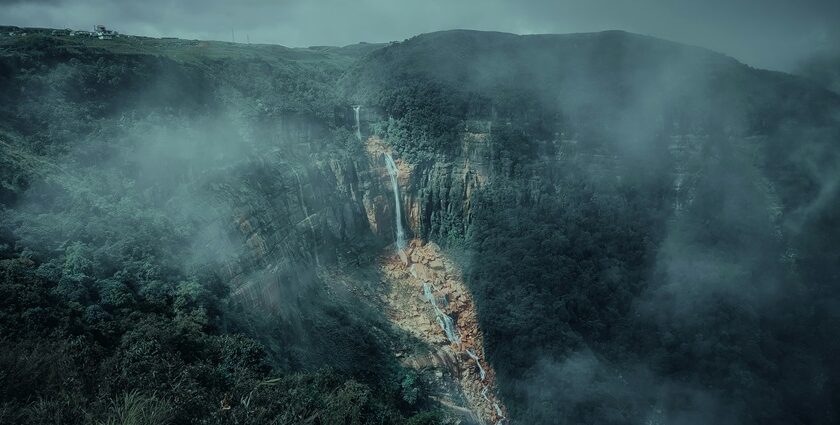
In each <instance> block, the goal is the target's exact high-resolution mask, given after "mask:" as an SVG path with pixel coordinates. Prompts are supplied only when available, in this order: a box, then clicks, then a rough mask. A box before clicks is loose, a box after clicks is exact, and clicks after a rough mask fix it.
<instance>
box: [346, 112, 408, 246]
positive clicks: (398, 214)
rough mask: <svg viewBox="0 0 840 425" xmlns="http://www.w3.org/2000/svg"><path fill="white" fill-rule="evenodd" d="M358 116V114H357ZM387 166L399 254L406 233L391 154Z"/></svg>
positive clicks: (388, 154) (396, 173) (396, 169)
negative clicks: (391, 190) (392, 194)
mask: <svg viewBox="0 0 840 425" xmlns="http://www.w3.org/2000/svg"><path fill="white" fill-rule="evenodd" d="M357 116H358V113H357ZM385 165H386V166H387V168H388V175H389V176H390V177H391V188H392V189H393V191H394V220H395V221H396V226H395V227H396V228H397V252H399V253H402V252H403V250H405V231H404V230H403V224H402V209H401V208H400V188H399V185H398V184H397V176H398V174H399V169H398V168H397V164H396V163H395V162H394V158H393V157H391V154H390V153H386V154H385Z"/></svg>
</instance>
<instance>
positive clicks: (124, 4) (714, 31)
mask: <svg viewBox="0 0 840 425" xmlns="http://www.w3.org/2000/svg"><path fill="white" fill-rule="evenodd" d="M97 23H102V24H105V25H108V26H110V27H113V28H114V29H116V30H118V31H120V32H123V33H128V34H138V35H148V36H170V37H182V38H196V39H213V40H226V41H230V40H231V31H233V32H234V33H235V37H236V41H238V42H245V41H246V37H247V38H249V39H250V41H251V42H252V43H273V44H282V45H285V46H291V47H299V46H311V45H324V44H327V45H346V44H352V43H356V42H359V41H368V42H383V41H393V40H403V39H405V38H408V37H411V36H413V35H416V34H419V33H423V32H430V31H437V30H445V29H453V28H468V29H480V30H498V31H507V32H514V33H520V34H530V33H568V32H584V31H600V30H607V29H621V30H627V31H632V32H637V33H642V34H648V35H653V36H658V37H662V38H666V39H670V40H674V41H680V42H684V43H689V44H694V45H699V46H703V47H708V48H711V49H714V50H717V51H721V52H724V53H727V54H729V55H731V56H734V57H736V58H738V59H740V60H742V61H744V62H746V63H748V64H750V65H754V66H758V67H764V68H774V69H788V68H790V67H791V66H792V65H793V64H795V63H796V61H797V60H799V59H801V58H802V57H804V56H808V55H810V54H812V53H813V52H815V51H817V50H820V49H827V48H834V49H836V48H837V47H838V40H840V0H693V1H690V0H518V1H517V0H419V1H402V0H356V1H338V0H239V1H236V0H183V1H170V0H141V1H128V0H0V24H5V25H17V26H44V27H59V28H63V27H69V28H90V27H91V26H92V25H93V24H97Z"/></svg>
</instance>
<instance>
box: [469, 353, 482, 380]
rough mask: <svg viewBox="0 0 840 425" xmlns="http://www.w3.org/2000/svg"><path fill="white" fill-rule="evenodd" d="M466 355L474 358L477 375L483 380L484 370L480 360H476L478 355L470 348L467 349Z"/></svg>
mask: <svg viewBox="0 0 840 425" xmlns="http://www.w3.org/2000/svg"><path fill="white" fill-rule="evenodd" d="M467 355H468V356H470V358H471V359H473V360H475V364H477V365H478V375H479V376H480V377H481V380H482V381H483V380H484V376H485V375H486V372H484V368H483V367H481V362H480V361H478V356H477V355H476V354H475V353H473V352H472V350H467Z"/></svg>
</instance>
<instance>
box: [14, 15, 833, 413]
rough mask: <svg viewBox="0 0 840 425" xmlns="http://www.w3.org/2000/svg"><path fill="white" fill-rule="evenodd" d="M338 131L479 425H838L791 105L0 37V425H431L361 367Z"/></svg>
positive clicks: (673, 68)
mask: <svg viewBox="0 0 840 425" xmlns="http://www.w3.org/2000/svg"><path fill="white" fill-rule="evenodd" d="M351 105H363V107H364V108H365V110H366V111H369V112H366V115H365V117H364V119H363V120H362V121H361V124H360V127H361V128H360V129H359V130H360V132H362V133H363V134H364V136H365V137H368V136H372V137H375V138H377V139H379V140H382V141H383V143H385V144H386V145H387V146H388V147H389V148H391V149H393V151H394V153H395V156H397V157H398V158H399V159H400V161H401V162H402V163H406V164H411V166H412V167H414V171H413V172H414V173H416V174H415V175H422V176H424V178H425V180H422V183H417V184H416V185H415V186H409V187H407V188H405V189H406V190H407V191H408V193H407V194H406V196H410V197H414V198H416V199H418V202H419V205H420V206H421V209H422V211H421V212H422V214H420V216H419V218H418V223H417V225H416V226H415V227H414V228H413V229H411V230H412V231H413V232H415V233H416V235H415V236H417V237H421V238H424V239H427V240H432V241H436V242H437V243H438V244H440V245H441V246H443V247H444V249H445V251H446V253H447V254H448V255H449V256H450V257H451V258H453V259H455V260H456V261H457V262H458V263H459V265H460V266H461V267H462V268H463V271H464V275H465V279H466V281H467V284H468V286H469V289H470V290H471V292H472V293H473V296H474V297H475V300H476V307H477V311H478V317H479V323H480V326H481V329H482V331H483V333H484V338H485V340H486V345H485V349H486V351H487V355H488V358H489V361H490V363H491V364H492V365H493V366H494V367H495V370H496V373H497V376H498V382H499V389H500V395H501V398H502V399H503V400H504V401H505V403H506V406H507V408H508V410H509V413H510V418H509V419H510V422H511V423H517V424H534V423H592V424H607V423H608V424H625V423H639V424H641V423H646V424H659V423H677V424H701V423H733V424H735V423H738V424H753V423H755V424H759V423H761V424H764V423H787V424H812V423H825V424H828V423H835V422H837V421H838V419H839V418H840V411H838V406H840V399H838V394H840V388H838V385H839V384H840V367H838V366H837V364H836V362H834V359H833V354H834V353H837V352H839V351H840V345H838V344H839V343H838V341H837V338H836V337H835V335H834V334H835V333H836V331H835V329H837V327H838V326H839V325H840V317H838V315H837V311H839V310H838V303H839V302H840V288H838V286H837V283H838V280H840V251H838V249H837V247H836V241H837V240H840V230H839V229H840V226H839V224H840V222H838V220H840V215H838V214H840V211H838V209H837V205H840V204H838V202H839V201H840V185H838V181H840V178H839V177H838V176H840V174H838V170H840V168H838V167H840V146H838V143H839V142H840V121H838V117H840V115H838V112H840V96H838V95H837V94H836V93H832V92H831V91H830V90H827V89H826V88H825V87H823V86H820V85H819V84H817V83H816V82H814V81H810V80H807V79H804V78H799V77H794V76H791V75H788V74H782V73H776V72H770V71H763V70H757V69H753V68H750V67H748V66H746V65H743V64H741V63H739V62H737V61H735V60H734V59H732V58H728V57H726V56H723V55H720V54H717V53H713V52H710V51H707V50H703V49H699V48H694V47H687V46H683V45H679V44H676V43H671V42H666V41H663V40H658V39H654V38H650V37H643V36H637V35H633V34H628V33H623V32H604V33H597V34H574V35H563V36H555V35H540V36H516V35H512V34H503V33H490V32H476V31H447V32H439V33H431V34H424V35H420V36H417V37H414V38H411V39H408V40H405V41H403V42H399V43H392V44H389V45H356V46H348V47H346V48H310V49H287V48H282V47H279V46H260V45H254V46H244V45H234V44H232V43H220V42H209V43H205V42H193V41H186V40H158V39H145V38H140V37H137V38H118V39H115V40H106V41H100V40H87V39H84V40H80V39H72V38H70V37H60V36H54V35H50V34H49V33H48V32H44V33H38V32H30V33H29V34H27V35H25V36H17V37H6V36H3V37H2V38H0V153H2V155H0V163H1V164H2V167H1V168H0V182H2V186H0V204H2V209H0V214H1V215H0V217H1V218H2V220H1V221H2V224H0V270H2V273H0V340H2V344H3V347H4V348H3V350H2V352H0V363H2V364H0V391H2V395H3V397H2V401H0V422H2V423H6V422H8V423H85V424H87V423H108V424H126V423H143V424H146V423H147V424H152V423H202V424H206V423H231V424H233V423H236V424H239V423H254V424H257V423H278V424H298V423H313V424H316V423H321V424H336V423H341V424H363V423H365V424H366V423H371V424H373V423H376V424H386V423H394V424H398V423H399V424H401V423H408V424H415V425H419V424H434V423H450V422H454V421H455V420H454V419H453V418H452V417H451V416H450V415H448V414H447V412H445V411H443V410H442V409H441V408H440V406H439V405H438V404H436V403H435V402H434V394H433V393H432V390H431V389H430V388H429V387H428V386H427V385H425V384H424V382H423V380H421V379H419V378H418V376H416V374H415V373H414V371H413V370H412V369H409V368H406V367H405V366H404V365H403V364H402V363H400V362H399V361H397V359H396V358H395V357H394V356H393V355H392V353H391V350H392V349H393V346H395V345H399V344H408V343H410V342H405V341H407V340H408V339H410V337H408V336H406V335H403V334H400V333H399V332H398V331H396V330H394V329H393V328H392V327H391V326H390V325H389V323H388V318H387V317H386V316H385V314H384V313H383V311H382V310H381V309H380V308H379V307H380V306H379V305H378V303H377V302H376V301H375V298H376V297H375V294H376V291H377V284H378V280H379V276H377V274H376V271H375V267H374V263H375V261H376V257H377V256H378V255H379V253H380V252H381V251H382V249H383V248H384V247H386V246H387V245H388V244H390V243H391V242H392V240H390V239H391V237H392V236H391V233H390V232H389V231H383V232H380V233H374V232H371V231H370V230H369V229H368V227H367V225H366V221H365V220H366V214H365V209H364V203H365V202H366V201H365V199H368V198H371V199H374V198H376V196H378V195H381V193H379V192H377V191H379V190H380V189H379V188H378V186H377V185H378V183H376V178H375V176H376V175H377V173H376V172H375V171H374V170H371V169H369V165H366V164H367V163H366V160H365V159H364V155H365V154H364V152H363V149H362V146H360V143H359V141H358V140H357V139H356V137H355V136H354V131H353V130H354V128H353V127H354V121H353V118H354V117H353V110H352V107H351ZM469 137H472V139H469V140H480V142H475V143H474V144H476V145H478V147H473V145H469V146H470V147H469V149H468V148H467V146H468V144H467V143H466V142H465V140H467V138H469ZM470 149H472V150H470ZM465 158H466V159H465ZM462 163H468V164H470V166H471V167H474V169H473V170H472V171H471V172H473V173H476V174H481V176H482V179H483V180H482V181H483V184H482V185H480V186H479V187H478V188H477V189H476V190H474V191H472V192H470V193H469V195H468V196H467V195H465V193H466V191H464V190H462V189H463V188H461V187H460V186H458V184H462V183H458V182H456V180H457V179H456V178H454V177H453V172H452V171H451V170H452V169H454V168H456V167H455V165H453V164H456V165H458V164H462ZM447 166H448V167H449V168H446V167H447ZM459 166H460V165H459ZM372 176H373V177H372ZM412 184H414V183H412ZM401 190H402V189H401ZM412 191H413V192H412ZM382 193H386V194H387V195H388V196H390V192H384V191H383V192H382ZM361 194H370V196H369V197H368V198H365V196H366V195H364V196H363V195H361ZM383 199H386V198H383ZM387 199H390V198H387ZM388 202H390V200H389V201H388ZM380 225H381V226H382V227H383V228H385V229H386V230H389V229H390V227H388V226H389V225H386V224H380Z"/></svg>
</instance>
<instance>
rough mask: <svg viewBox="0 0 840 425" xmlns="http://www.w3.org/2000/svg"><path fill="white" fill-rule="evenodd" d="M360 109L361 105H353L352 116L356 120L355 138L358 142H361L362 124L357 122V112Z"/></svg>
mask: <svg viewBox="0 0 840 425" xmlns="http://www.w3.org/2000/svg"><path fill="white" fill-rule="evenodd" d="M361 109H362V106H361V105H353V115H354V116H355V118H356V138H357V139H359V141H360V142H361V141H362V124H361V123H360V122H359V110H361Z"/></svg>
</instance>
